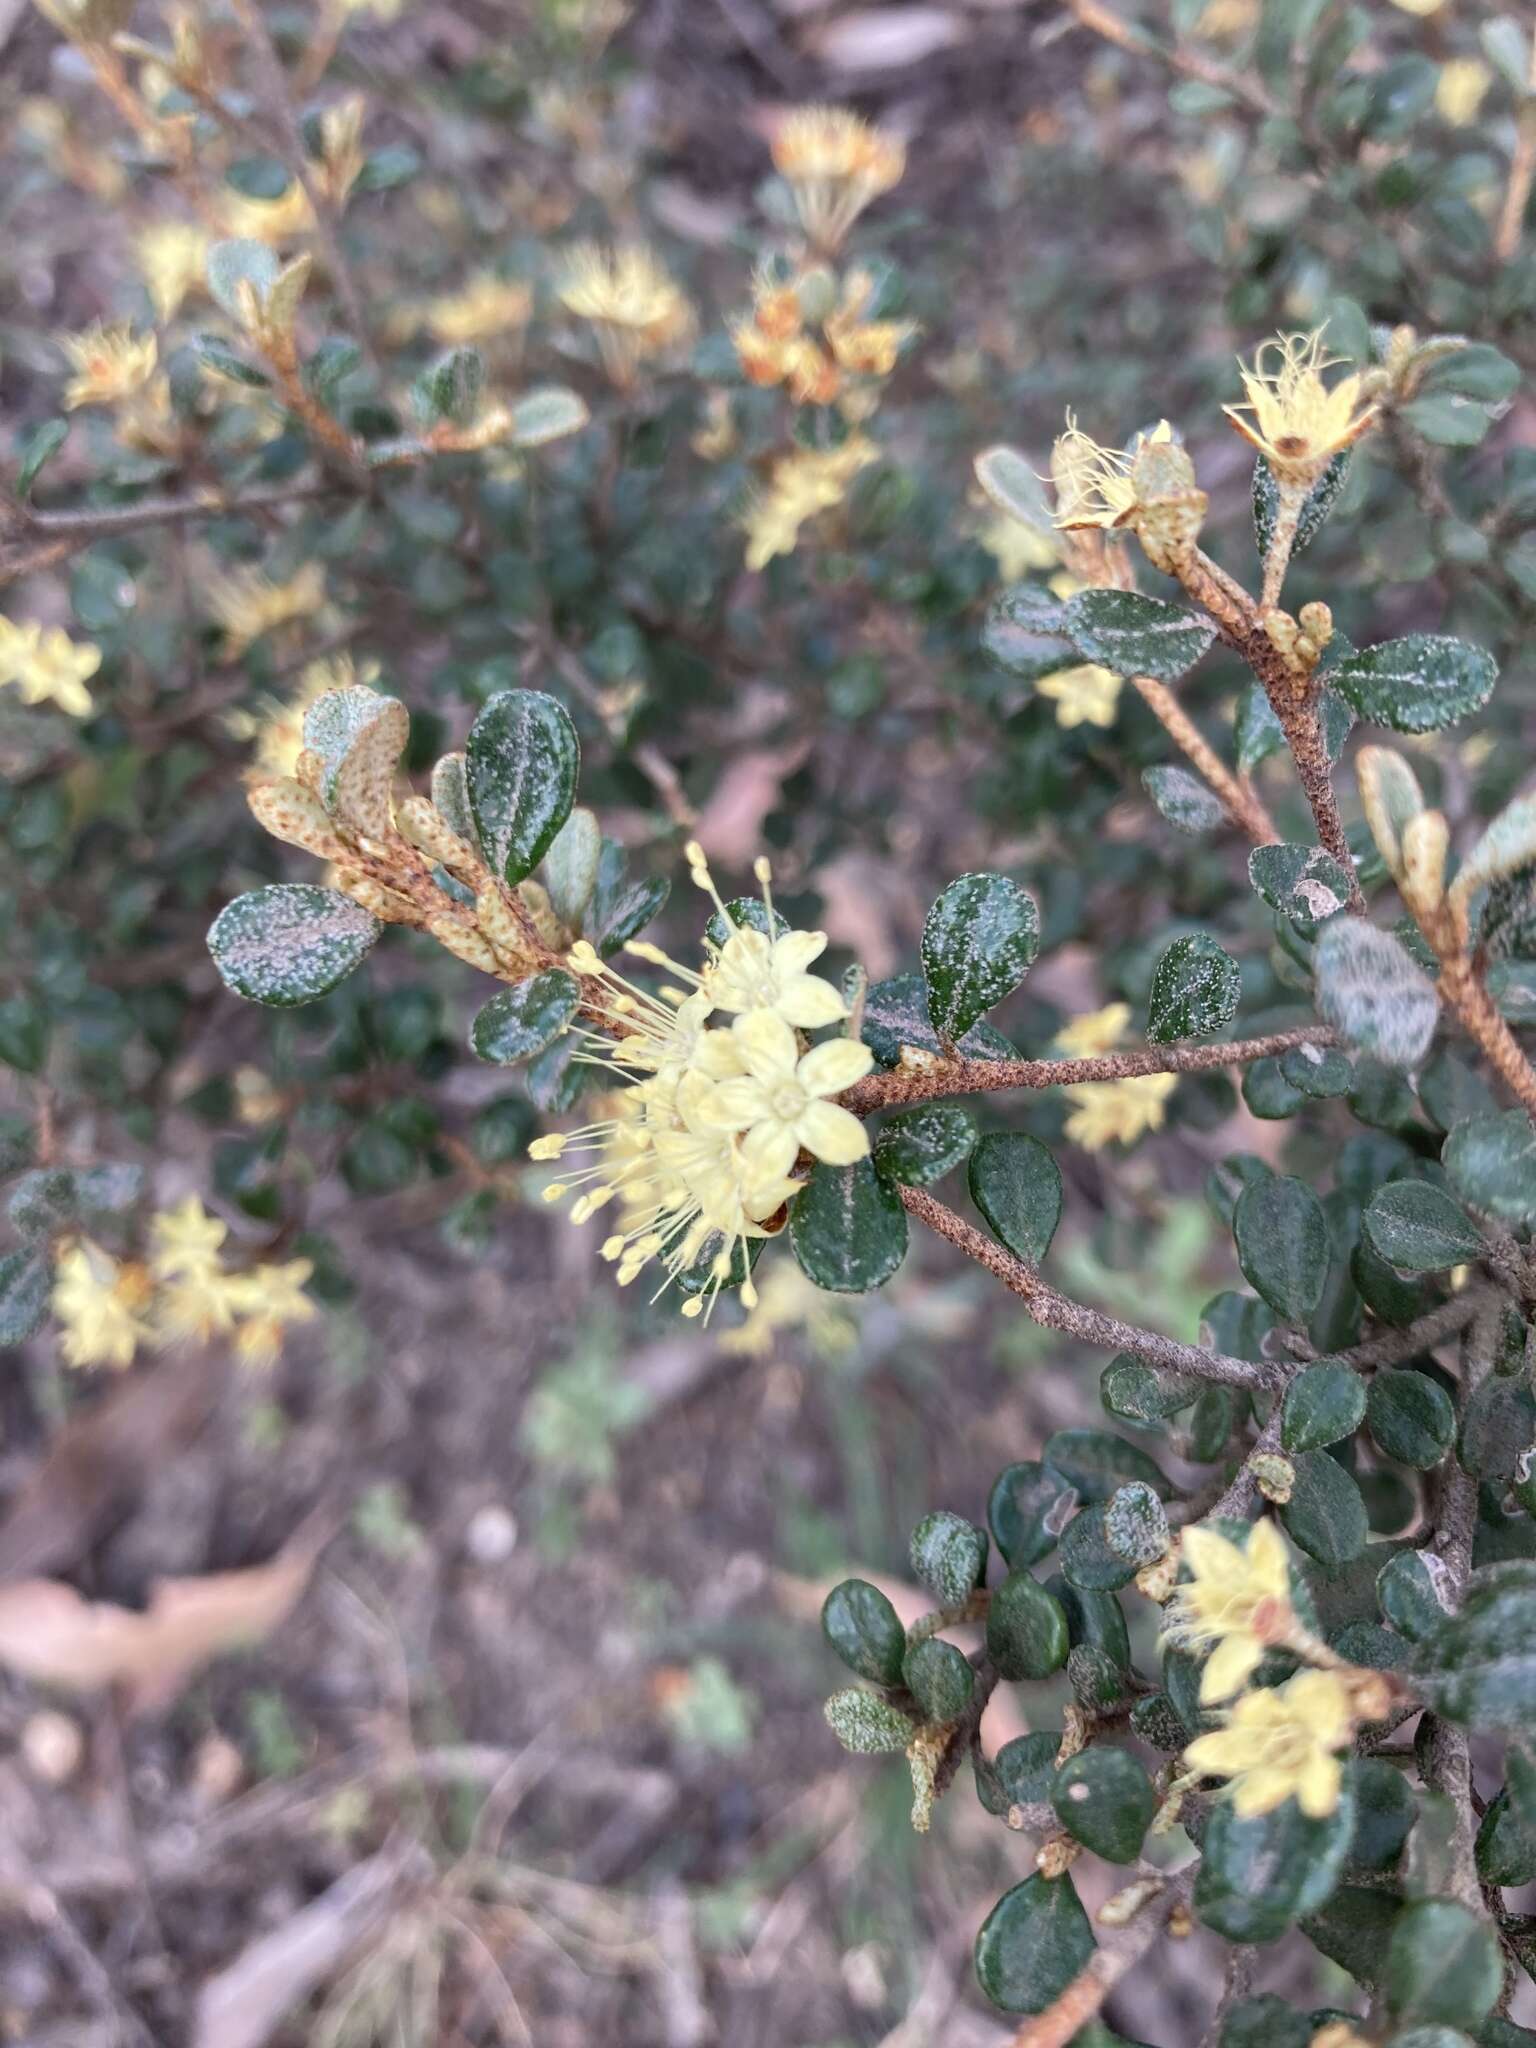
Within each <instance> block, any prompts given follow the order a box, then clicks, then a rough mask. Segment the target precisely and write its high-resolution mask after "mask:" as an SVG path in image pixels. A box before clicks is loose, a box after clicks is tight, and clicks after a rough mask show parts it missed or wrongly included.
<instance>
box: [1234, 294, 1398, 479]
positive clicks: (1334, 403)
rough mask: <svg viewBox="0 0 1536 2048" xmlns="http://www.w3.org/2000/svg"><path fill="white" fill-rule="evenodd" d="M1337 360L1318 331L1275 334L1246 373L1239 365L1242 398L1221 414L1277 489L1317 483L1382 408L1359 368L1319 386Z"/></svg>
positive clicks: (1261, 349) (1261, 348)
mask: <svg viewBox="0 0 1536 2048" xmlns="http://www.w3.org/2000/svg"><path fill="white" fill-rule="evenodd" d="M1338 362H1339V358H1337V357H1334V356H1328V355H1325V354H1324V352H1323V330H1322V328H1320V327H1319V328H1317V329H1316V330H1315V331H1314V332H1313V333H1311V334H1280V335H1276V336H1275V337H1274V339H1273V340H1271V341H1266V342H1265V343H1264V344H1263V345H1262V347H1260V348H1259V349H1258V350H1257V351H1256V352H1255V354H1254V358H1253V366H1252V368H1251V369H1249V368H1244V367H1243V365H1242V364H1241V363H1240V364H1239V365H1238V367H1239V369H1240V370H1241V371H1242V379H1243V391H1244V394H1245V396H1244V399H1243V401H1242V402H1241V403H1240V404H1238V405H1227V406H1223V407H1222V411H1223V412H1224V413H1225V414H1226V416H1227V418H1228V419H1229V420H1230V421H1231V423H1232V425H1233V426H1234V427H1236V429H1237V431H1238V432H1239V433H1240V434H1241V435H1242V436H1243V437H1244V439H1245V440H1247V441H1250V442H1251V443H1252V444H1253V446H1254V447H1255V448H1257V449H1258V451H1259V453H1260V454H1261V455H1262V456H1263V457H1264V459H1265V461H1266V462H1267V463H1268V464H1269V466H1270V468H1271V469H1272V470H1273V471H1274V474H1275V477H1276V480H1277V481H1278V482H1280V483H1282V484H1292V485H1295V486H1297V487H1298V488H1299V487H1302V486H1310V485H1312V484H1314V483H1316V482H1317V480H1318V478H1319V477H1320V476H1321V475H1322V473H1323V471H1324V470H1325V469H1326V468H1327V467H1328V465H1329V463H1330V462H1331V461H1332V460H1333V458H1334V457H1335V456H1336V455H1338V454H1340V453H1341V452H1342V451H1343V450H1344V449H1346V448H1350V447H1353V445H1354V444H1355V442H1356V441H1358V440H1359V438H1360V436H1361V435H1362V434H1363V433H1365V432H1366V431H1367V429H1368V428H1370V427H1371V426H1372V425H1374V423H1375V421H1376V418H1377V416H1378V412H1379V407H1377V406H1376V405H1375V404H1373V403H1371V402H1369V401H1368V400H1367V399H1366V398H1365V397H1364V395H1363V388H1362V387H1363V379H1362V378H1361V376H1360V374H1359V372H1358V371H1351V372H1350V374H1349V375H1348V376H1345V377H1341V378H1340V379H1339V381H1338V382H1337V383H1336V384H1334V385H1332V386H1329V385H1327V384H1325V383H1324V381H1323V372H1324V371H1325V370H1330V369H1334V368H1336V367H1337V366H1338ZM1245 414H1251V415H1252V418H1251V419H1249V418H1245V417H1244V415H1245Z"/></svg>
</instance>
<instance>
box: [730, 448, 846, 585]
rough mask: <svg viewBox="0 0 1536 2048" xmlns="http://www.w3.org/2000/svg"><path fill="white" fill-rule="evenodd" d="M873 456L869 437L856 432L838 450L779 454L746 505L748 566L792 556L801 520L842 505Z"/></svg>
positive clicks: (820, 449)
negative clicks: (759, 489)
mask: <svg viewBox="0 0 1536 2048" xmlns="http://www.w3.org/2000/svg"><path fill="white" fill-rule="evenodd" d="M877 454H878V451H877V450H876V448H875V445H874V443H873V442H872V441H869V440H866V439H865V438H864V437H863V436H862V435H859V434H854V435H850V437H849V438H848V439H847V440H846V441H844V442H843V444H842V445H841V447H838V448H814V449H813V448H801V449H797V450H796V451H795V453H794V454H793V455H784V456H781V457H780V458H779V460H778V461H777V462H775V464H774V465H773V473H772V476H771V478H770V481H769V485H768V489H767V490H766V491H765V492H764V493H762V494H761V495H760V496H759V497H758V498H756V499H755V500H754V501H753V503H752V504H751V505H750V507H749V508H748V512H747V518H746V531H747V567H748V568H749V569H762V568H765V567H766V566H767V564H768V563H769V562H771V561H772V560H773V558H774V556H775V555H788V554H792V553H793V552H794V549H795V545H796V543H797V541H798V540H799V538H800V529H801V527H802V526H803V525H804V524H805V522H806V521H807V520H808V519H814V518H815V516H816V514H817V513H818V512H826V511H830V509H831V508H832V507H833V506H834V505H840V504H841V503H842V502H843V500H844V498H846V497H847V495H848V487H849V485H850V484H851V483H852V482H853V479H854V478H855V477H856V476H857V475H858V473H859V471H860V470H861V469H863V468H865V467H866V466H867V465H868V464H869V463H871V462H874V461H875V460H876V459H877Z"/></svg>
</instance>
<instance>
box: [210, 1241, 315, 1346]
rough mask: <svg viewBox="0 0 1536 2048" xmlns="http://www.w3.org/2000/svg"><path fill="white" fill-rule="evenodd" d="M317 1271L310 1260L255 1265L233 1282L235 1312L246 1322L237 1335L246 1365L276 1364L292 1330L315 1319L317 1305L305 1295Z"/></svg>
mask: <svg viewBox="0 0 1536 2048" xmlns="http://www.w3.org/2000/svg"><path fill="white" fill-rule="evenodd" d="M314 1270H315V1269H314V1265H313V1263H312V1261H311V1260H309V1259H289V1260H288V1261H287V1262H286V1263H285V1264H283V1265H275V1264H271V1265H269V1264H263V1265H260V1266H253V1267H252V1268H251V1269H250V1271H249V1272H248V1273H241V1274H239V1275H237V1276H235V1277H234V1278H233V1279H232V1280H231V1283H230V1288H231V1294H232V1296H233V1301H234V1307H235V1311H236V1313H237V1314H238V1315H239V1316H241V1317H242V1318H243V1319H244V1320H242V1322H241V1324H240V1327H239V1329H238V1330H237V1331H236V1332H235V1350H236V1352H237V1354H238V1355H239V1357H240V1358H241V1359H242V1360H243V1361H244V1362H245V1364H247V1365H251V1366H256V1367H258V1368H265V1367H267V1366H270V1365H272V1364H274V1363H275V1362H276V1360H277V1358H278V1357H279V1356H280V1354H281V1352H282V1348H283V1337H284V1335H285V1333H286V1332H287V1331H288V1329H290V1328H291V1326H292V1325H293V1324H295V1323H307V1322H309V1321H310V1320H311V1319H312V1318H313V1317H314V1315H315V1313H316V1310H315V1304H314V1302H313V1301H312V1300H311V1299H310V1297H309V1296H308V1295H307V1294H306V1293H305V1292H304V1284H305V1282H306V1281H307V1280H308V1279H309V1278H310V1276H311V1274H312V1273H313V1272H314Z"/></svg>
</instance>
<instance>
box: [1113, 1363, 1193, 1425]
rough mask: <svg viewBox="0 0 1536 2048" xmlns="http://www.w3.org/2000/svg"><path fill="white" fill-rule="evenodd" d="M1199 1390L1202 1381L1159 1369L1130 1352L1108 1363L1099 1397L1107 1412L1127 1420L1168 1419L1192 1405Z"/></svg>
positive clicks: (1148, 1420)
mask: <svg viewBox="0 0 1536 2048" xmlns="http://www.w3.org/2000/svg"><path fill="white" fill-rule="evenodd" d="M1200 1391H1201V1388H1200V1382H1199V1380H1197V1379H1193V1378H1186V1377H1184V1376H1182V1375H1180V1374H1178V1373H1162V1372H1156V1371H1154V1370H1153V1368H1152V1367H1151V1366H1150V1365H1143V1364H1142V1362H1141V1360H1140V1359H1139V1358H1132V1357H1131V1356H1130V1355H1129V1353H1123V1354H1122V1355H1121V1356H1120V1357H1119V1358H1116V1359H1114V1360H1113V1361H1112V1362H1111V1363H1110V1364H1109V1365H1106V1366H1105V1368H1104V1370H1103V1372H1102V1374H1101V1375H1100V1377H1099V1399H1100V1400H1101V1401H1102V1402H1103V1403H1104V1407H1105V1410H1106V1412H1107V1413H1108V1414H1110V1415H1117V1416H1119V1417H1120V1418H1121V1420H1122V1421H1125V1422H1165V1421H1166V1420H1167V1419H1168V1417H1169V1416H1170V1415H1177V1414H1179V1412H1180V1411H1181V1410H1182V1409H1185V1408H1191V1407H1193V1406H1194V1404H1195V1402H1196V1401H1197V1400H1198V1399H1199V1397H1200Z"/></svg>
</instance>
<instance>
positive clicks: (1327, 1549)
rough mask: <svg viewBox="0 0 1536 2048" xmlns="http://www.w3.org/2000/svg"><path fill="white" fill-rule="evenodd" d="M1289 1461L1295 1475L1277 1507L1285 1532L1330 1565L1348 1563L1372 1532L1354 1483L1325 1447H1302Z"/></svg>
mask: <svg viewBox="0 0 1536 2048" xmlns="http://www.w3.org/2000/svg"><path fill="white" fill-rule="evenodd" d="M1291 1463H1292V1469H1293V1471H1294V1472H1295V1475H1296V1476H1295V1479H1294V1481H1293V1482H1292V1486H1291V1497H1290V1499H1289V1500H1288V1501H1287V1502H1286V1503H1285V1505H1284V1507H1282V1508H1281V1510H1280V1520H1281V1522H1282V1523H1283V1524H1284V1526H1285V1533H1286V1535H1287V1536H1289V1537H1290V1539H1291V1541H1292V1542H1293V1543H1294V1544H1295V1545H1296V1546H1297V1548H1298V1549H1300V1550H1304V1551H1305V1552H1306V1553H1307V1555H1308V1557H1315V1558H1316V1559H1317V1561H1318V1563H1319V1564H1321V1565H1326V1566H1328V1568H1329V1569H1330V1570H1337V1569H1338V1567H1339V1566H1340V1565H1346V1564H1350V1563H1352V1562H1353V1560H1354V1559H1355V1558H1357V1557H1358V1556H1359V1555H1360V1553H1361V1551H1362V1550H1364V1548H1365V1546H1366V1544H1367V1542H1368V1541H1369V1539H1370V1534H1371V1527H1370V1522H1369V1519H1368V1518H1367V1515H1366V1512H1365V1502H1364V1501H1363V1500H1362V1499H1361V1496H1360V1489H1359V1487H1358V1486H1357V1485H1356V1484H1355V1482H1354V1480H1353V1479H1352V1478H1351V1477H1350V1475H1349V1474H1348V1473H1347V1472H1346V1471H1345V1470H1344V1467H1343V1466H1342V1465H1341V1464H1340V1463H1339V1462H1338V1460H1337V1458H1333V1457H1330V1455H1329V1454H1328V1452H1327V1451H1307V1452H1304V1453H1303V1455H1302V1456H1300V1457H1299V1458H1294V1459H1293V1460H1292V1461H1291Z"/></svg>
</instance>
